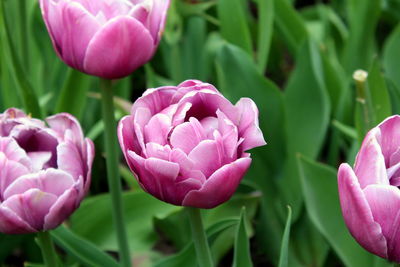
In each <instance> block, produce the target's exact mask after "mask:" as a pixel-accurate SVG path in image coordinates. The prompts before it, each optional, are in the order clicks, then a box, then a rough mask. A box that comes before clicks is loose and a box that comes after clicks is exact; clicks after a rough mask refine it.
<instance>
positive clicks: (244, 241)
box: [232, 208, 253, 267]
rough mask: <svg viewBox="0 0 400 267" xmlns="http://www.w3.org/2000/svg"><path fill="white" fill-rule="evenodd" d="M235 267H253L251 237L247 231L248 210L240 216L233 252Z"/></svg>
mask: <svg viewBox="0 0 400 267" xmlns="http://www.w3.org/2000/svg"><path fill="white" fill-rule="evenodd" d="M232 266H233V267H251V266H253V262H252V261H251V254H250V245H249V237H248V234H247V231H246V209H245V208H243V209H242V212H241V214H240V220H239V225H238V229H237V231H236V238H235V248H234V252H233V265H232Z"/></svg>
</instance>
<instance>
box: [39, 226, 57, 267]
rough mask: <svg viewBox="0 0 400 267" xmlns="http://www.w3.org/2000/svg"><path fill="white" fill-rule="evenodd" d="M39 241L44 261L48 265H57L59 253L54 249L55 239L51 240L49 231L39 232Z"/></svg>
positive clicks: (52, 266) (54, 266)
mask: <svg viewBox="0 0 400 267" xmlns="http://www.w3.org/2000/svg"><path fill="white" fill-rule="evenodd" d="M37 241H38V243H39V246H40V249H41V250H42V256H43V260H44V263H45V265H46V266H47V267H57V266H59V265H58V259H57V253H56V250H55V249H54V244H53V241H52V240H51V237H50V233H49V232H38V233H37Z"/></svg>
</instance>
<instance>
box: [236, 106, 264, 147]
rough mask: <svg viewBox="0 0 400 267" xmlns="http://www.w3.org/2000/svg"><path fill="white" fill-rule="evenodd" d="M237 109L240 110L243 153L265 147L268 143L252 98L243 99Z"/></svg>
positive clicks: (240, 134) (239, 127)
mask: <svg viewBox="0 0 400 267" xmlns="http://www.w3.org/2000/svg"><path fill="white" fill-rule="evenodd" d="M236 107H237V108H238V109H239V114H240V120H239V124H238V125H239V126H238V129H239V136H241V137H243V138H244V141H243V143H242V149H243V151H247V150H248V149H252V148H254V147H258V146H264V145H266V144H267V143H266V142H265V140H264V136H263V134H262V132H261V129H260V127H259V124H258V108H257V106H256V104H255V103H254V101H253V100H251V99H250V98H241V99H240V100H239V101H238V102H237V103H236Z"/></svg>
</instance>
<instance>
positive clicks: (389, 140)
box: [377, 115, 400, 166]
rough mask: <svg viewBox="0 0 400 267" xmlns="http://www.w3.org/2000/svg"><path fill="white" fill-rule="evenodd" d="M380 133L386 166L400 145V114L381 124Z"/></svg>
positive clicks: (380, 142) (379, 137)
mask: <svg viewBox="0 0 400 267" xmlns="http://www.w3.org/2000/svg"><path fill="white" fill-rule="evenodd" d="M378 127H379V129H380V134H377V138H378V141H379V144H380V146H381V148H382V153H383V156H384V158H385V163H386V166H389V163H390V158H391V156H392V154H394V153H395V152H396V151H397V150H398V148H399V147H400V116H399V115H394V116H391V117H389V118H387V119H386V120H384V121H383V122H382V123H381V124H379V126H378Z"/></svg>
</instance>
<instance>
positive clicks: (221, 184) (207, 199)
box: [182, 158, 251, 209]
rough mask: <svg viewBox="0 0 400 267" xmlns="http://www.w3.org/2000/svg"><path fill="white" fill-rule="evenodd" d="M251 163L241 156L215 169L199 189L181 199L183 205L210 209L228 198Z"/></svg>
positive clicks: (248, 159)
mask: <svg viewBox="0 0 400 267" xmlns="http://www.w3.org/2000/svg"><path fill="white" fill-rule="evenodd" d="M250 163H251V159H250V158H241V159H238V160H236V161H235V162H232V163H230V164H227V165H225V166H223V167H222V168H220V169H219V170H217V171H216V172H215V173H214V174H213V175H211V177H210V178H208V179H207V181H206V182H205V183H204V184H203V186H202V187H201V188H200V189H199V190H193V191H190V192H189V193H188V194H187V195H186V197H185V199H184V200H183V203H182V204H183V205H184V206H190V207H197V208H204V209H211V208H214V207H215V206H217V205H219V204H221V203H223V202H225V201H227V200H229V198H231V196H232V195H233V193H234V192H235V190H236V188H237V186H238V185H239V183H240V181H241V179H242V178H243V176H244V174H245V173H246V171H247V169H248V168H249V166H250Z"/></svg>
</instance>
